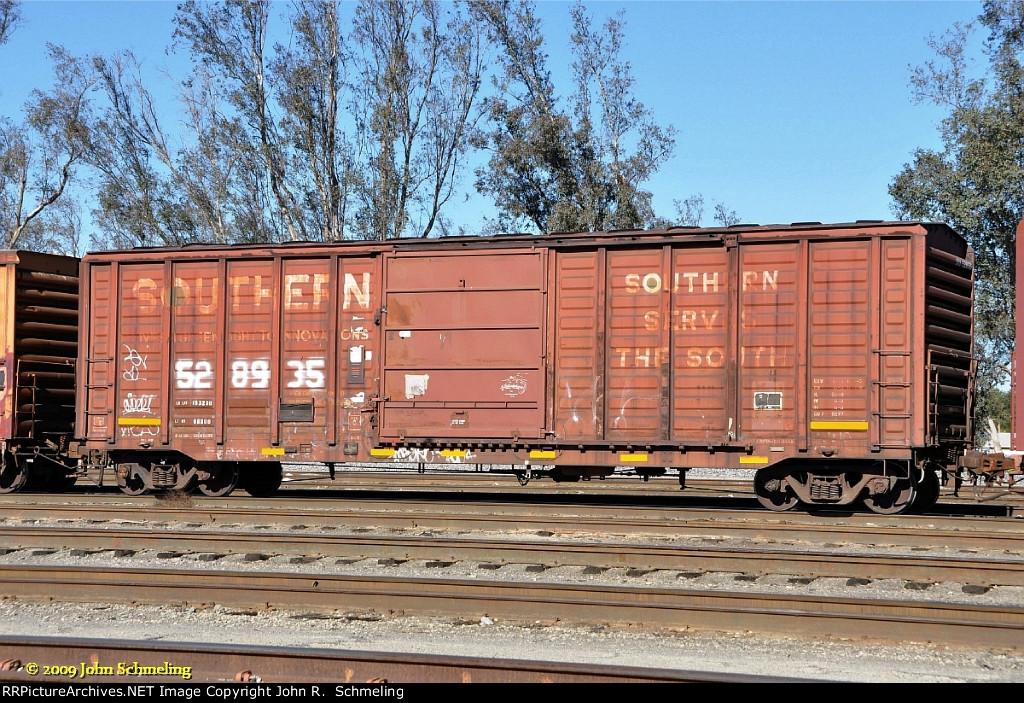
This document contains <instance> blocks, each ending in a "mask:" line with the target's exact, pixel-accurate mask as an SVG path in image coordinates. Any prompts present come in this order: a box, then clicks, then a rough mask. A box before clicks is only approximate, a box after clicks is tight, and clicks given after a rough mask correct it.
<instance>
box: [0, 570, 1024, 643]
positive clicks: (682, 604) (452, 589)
mask: <svg viewBox="0 0 1024 703" xmlns="http://www.w3.org/2000/svg"><path fill="white" fill-rule="evenodd" d="M0 586H2V589H3V591H4V593H6V594H8V595H9V596H15V597H19V598H33V599H40V598H42V599H47V598H55V599H60V600H73V601H78V602H111V601H112V600H113V601H115V602H118V601H120V600H130V601H131V602H137V603H160V604H167V603H184V604H191V605H210V604H221V605H229V606H244V607H253V605H254V604H260V605H261V607H267V608H278V609H296V608H313V609H327V610H332V611H336V610H343V611H344V610H370V611H381V612H389V613H399V614H400V613H417V614H423V615H454V614H459V615H463V614H478V613H486V614H487V615H488V616H490V617H492V618H502V619H508V620H512V621H531V620H535V619H544V618H559V619H562V620H564V621H575V622H602V623H611V624H614V625H623V626H624V625H630V624H633V625H635V624H646V625H648V626H655V627H657V628H678V627H691V628H701V629H717V630H727V631H732V630H736V629H742V630H749V631H753V632H768V633H771V632H790V633H793V634H799V635H802V636H811V635H831V634H833V633H835V632H842V633H843V635H844V636H845V637H872V638H876V639H879V640H884V639H890V640H894V641H931V642H944V643H948V644H977V643H979V642H985V643H987V644H988V645H989V646H993V647H1011V648H1021V647H1024V609H1021V608H1017V607H995V606H993V607H984V606H968V605H962V604H946V603H929V602H918V601H905V602H897V601H872V600H864V599H850V598H818V597H813V596H794V595H775V594H751V593H732V592H724V591H685V590H665V589H650V588H618V587H610V586H595V585H593V584H566V585H562V584H537V583H520V582H484V581H447V580H442V579H415V578H409V579H398V578H391V579H388V578H363V577H345V576H330V575H323V574H318V575H315V576H313V575H303V574H272V573H266V572H260V573H252V572H229V571H201V572H200V571H174V570H163V569H157V570H153V569H116V570H113V571H109V570H106V569H90V568H60V567H45V566H37V567H14V566H4V567H3V568H0ZM119 594H120V595H119Z"/></svg>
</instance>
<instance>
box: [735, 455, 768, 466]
mask: <svg viewBox="0 0 1024 703" xmlns="http://www.w3.org/2000/svg"><path fill="white" fill-rule="evenodd" d="M740 463H741V464H767V463H768V457H766V456H741V457H740Z"/></svg>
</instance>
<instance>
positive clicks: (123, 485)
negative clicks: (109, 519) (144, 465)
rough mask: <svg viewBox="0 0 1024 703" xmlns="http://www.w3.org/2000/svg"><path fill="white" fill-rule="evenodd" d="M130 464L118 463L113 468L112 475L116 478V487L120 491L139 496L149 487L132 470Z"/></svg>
mask: <svg viewBox="0 0 1024 703" xmlns="http://www.w3.org/2000/svg"><path fill="white" fill-rule="evenodd" d="M132 466H133V465H132V464H118V465H117V466H116V467H115V468H114V476H115V477H116V480H117V487H118V488H120V489H121V492H122V493H124V494H125V495H130V496H141V495H142V494H143V493H146V492H147V491H148V490H149V489H148V488H146V482H145V481H144V480H143V479H142V478H141V477H139V475H138V474H136V473H134V472H133V471H132Z"/></svg>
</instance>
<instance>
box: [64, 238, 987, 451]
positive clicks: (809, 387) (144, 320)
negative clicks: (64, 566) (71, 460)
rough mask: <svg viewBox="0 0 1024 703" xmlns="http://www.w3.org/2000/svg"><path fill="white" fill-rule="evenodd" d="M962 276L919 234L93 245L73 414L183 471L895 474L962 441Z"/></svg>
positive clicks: (950, 254)
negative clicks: (347, 468) (795, 469)
mask: <svg viewBox="0 0 1024 703" xmlns="http://www.w3.org/2000/svg"><path fill="white" fill-rule="evenodd" d="M970 266H971V262H970V255H969V251H968V249H967V247H966V244H965V243H964V242H963V240H962V239H960V238H959V237H958V236H957V235H956V234H955V233H953V232H952V231H951V230H949V229H948V228H946V227H944V226H941V225H924V224H915V223H856V224H847V225H833V226H815V225H806V226H791V227H754V226H751V227H737V228H730V229H709V230H696V231H672V230H668V231H658V232H626V233H598V234H592V235H584V234H580V235H548V236H544V237H523V236H514V237H507V238H506V237H500V238H476V239H472V238H465V239H453V240H446V241H436V242H435V241H424V242H419V241H417V242H388V243H348V244H343V245H337V246H326V245H313V244H304V245H281V246H276V247H274V246H270V247H230V248H226V247H215V246H211V247H195V248H191V247H190V248H186V249H178V250H169V249H154V250H136V251H131V252H111V253H97V254H91V255H89V256H87V257H86V260H85V264H84V271H85V274H84V278H85V281H86V293H87V299H88V312H87V314H86V316H85V317H83V320H88V321H89V326H88V329H87V330H86V331H85V335H86V340H87V343H86V344H85V345H84V349H83V352H82V353H83V360H82V366H83V367H84V368H85V369H87V372H85V376H84V378H83V387H84V388H85V389H86V392H87V394H88V397H87V398H86V399H85V400H84V403H83V404H82V405H83V407H82V409H81V410H80V415H79V423H80V427H82V428H84V433H85V437H86V438H87V440H88V445H89V447H92V448H97V449H106V450H109V449H120V450H129V449H131V450H136V449H147V450H152V451H162V452H173V451H181V452H184V453H185V454H187V455H189V456H191V457H192V458H193V459H195V460H199V461H225V460H247V461H251V460H273V461H277V460H294V461H304V460H308V461H329V462H347V461H389V462H393V461H400V460H413V461H449V462H457V463H473V462H485V463H492V462H500V463H514V464H517V465H526V464H527V463H530V464H538V463H543V464H547V465H563V466H568V467H579V466H587V465H595V466H616V465H618V466H622V465H625V466H633V467H635V468H636V469H637V470H638V471H644V470H650V471H657V470H658V469H659V468H660V467H664V466H675V467H682V468H687V467H693V466H701V467H705V466H706V467H746V468H759V467H763V466H766V465H771V464H774V463H778V462H780V461H784V460H787V459H798V460H803V459H808V458H810V459H817V460H822V459H827V458H843V459H859V460H870V461H875V460H879V459H902V460H910V459H912V458H915V455H914V452H915V451H919V450H921V449H922V448H924V447H927V446H929V445H935V444H937V443H943V446H944V447H947V448H948V449H949V450H950V451H954V452H955V451H957V450H959V449H960V448H962V447H963V446H964V445H965V443H966V442H967V441H968V435H969V427H968V425H969V421H968V417H967V416H968V413H967V405H968V403H969V402H970V399H969V397H968V396H969V392H968V389H969V386H970V383H971V380H970V373H971V371H970V368H971V367H970V364H971V361H970V355H971V353H972V348H971V331H970V330H963V329H961V328H962V327H963V325H964V324H966V323H969V321H970V305H969V301H970V297H971V295H972V293H971V286H972V280H971V271H970ZM964 301H966V302H967V305H966V307H964Z"/></svg>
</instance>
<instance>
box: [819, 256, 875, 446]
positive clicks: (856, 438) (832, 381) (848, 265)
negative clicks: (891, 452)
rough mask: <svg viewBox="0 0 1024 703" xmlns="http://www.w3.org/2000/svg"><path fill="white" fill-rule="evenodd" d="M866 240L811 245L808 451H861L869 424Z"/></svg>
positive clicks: (869, 299)
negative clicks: (847, 449) (842, 449)
mask: <svg viewBox="0 0 1024 703" xmlns="http://www.w3.org/2000/svg"><path fill="white" fill-rule="evenodd" d="M871 264H872V260H871V241H870V240H834V241H830V240H826V241H819V242H812V243H811V245H810V272H809V273H810V276H809V280H810V295H809V298H810V310H809V315H810V318H809V321H808V332H807V337H808V342H809V349H810V352H809V355H808V372H809V376H810V386H809V389H808V393H809V400H810V413H809V424H810V431H811V440H810V441H811V444H812V449H814V450H816V451H821V450H832V449H836V448H841V447H847V446H849V447H851V448H853V450H854V451H856V449H857V448H860V449H861V450H863V448H864V446H865V445H866V443H867V438H868V429H869V426H870V424H871V422H872V421H873V417H872V412H873V408H872V407H871V406H870V402H869V396H870V393H871V383H872V379H873V378H874V376H873V375H872V374H871V369H870V366H871V364H870V362H871V359H872V355H871V339H872V333H871V326H870V321H871V319H872V318H871V310H872V306H873V305H875V303H876V302H877V300H876V297H875V296H874V295H873V294H872V290H871V287H870V284H871V280H872V279H871V271H872V267H871Z"/></svg>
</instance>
